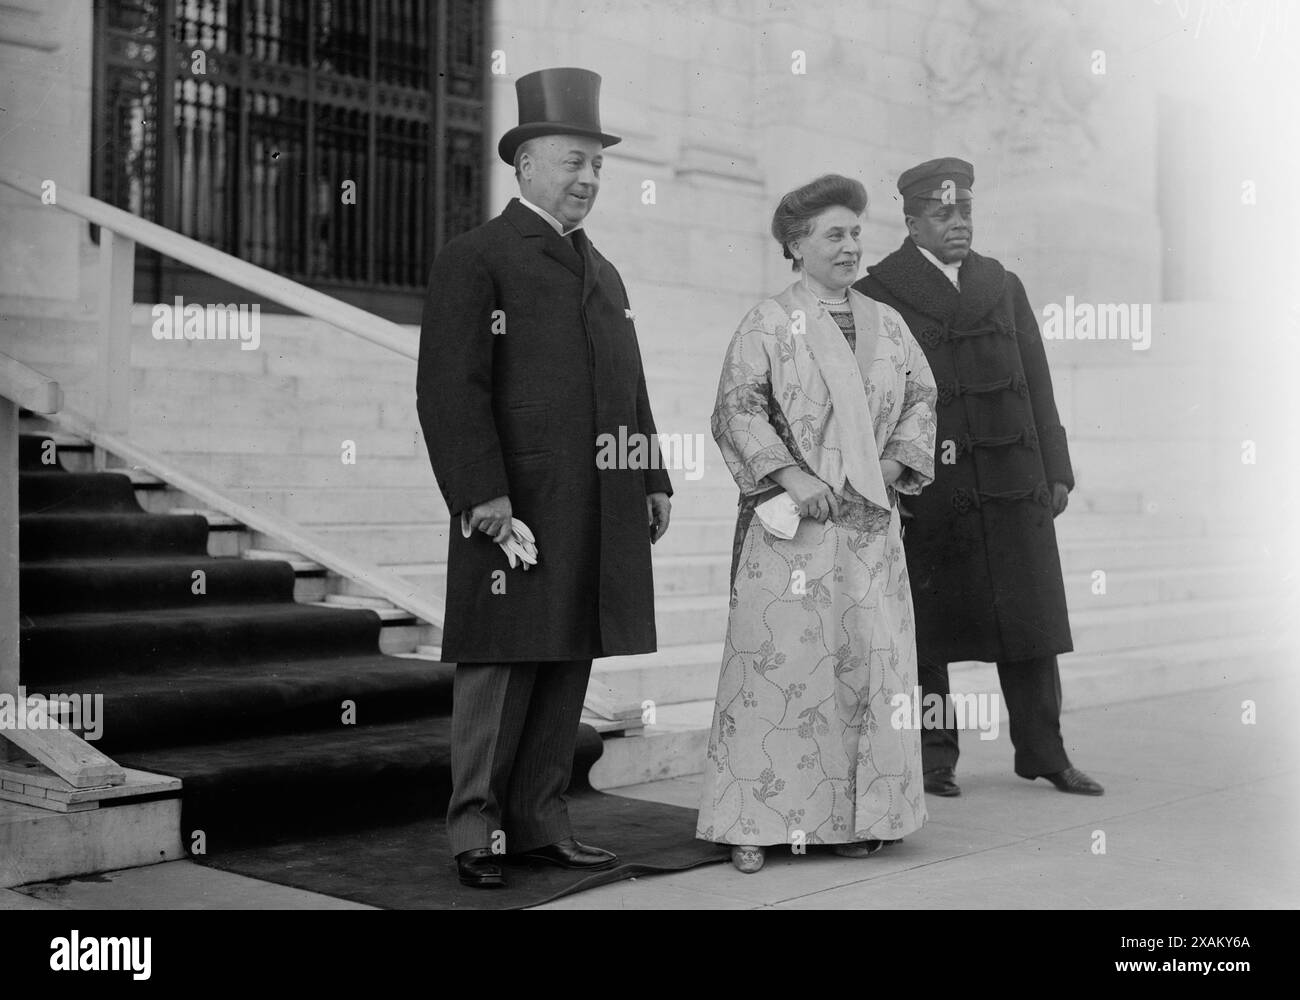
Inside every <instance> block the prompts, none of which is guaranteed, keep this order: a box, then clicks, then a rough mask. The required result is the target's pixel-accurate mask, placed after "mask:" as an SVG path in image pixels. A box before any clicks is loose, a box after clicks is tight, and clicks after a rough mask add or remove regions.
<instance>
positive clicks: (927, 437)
mask: <svg viewBox="0 0 1300 1000" xmlns="http://www.w3.org/2000/svg"><path fill="white" fill-rule="evenodd" d="M890 321H893V322H897V324H898V327H899V329H900V331H901V332H902V335H903V371H902V376H903V380H904V381H903V409H902V411H901V412H900V413H899V416H898V423H897V424H895V425H894V429H893V432H892V433H891V434H890V435H889V440H888V441H886V442H885V447H884V449H883V450H882V451H881V453H880V457H881V458H882V459H885V458H892V459H893V460H894V461H895V462H898V463H899V464H900V465H902V466H903V474H902V475H901V476H899V477H898V479H897V481H896V482H895V483H894V489H896V490H897V491H898V492H899V493H909V494H913V495H914V494H917V493H920V492H921V490H922V489H923V488H924V487H926V486H928V485H929V484H930V483H932V482H934V439H935V434H936V427H937V425H936V423H935V418H934V404H935V399H936V393H935V388H934V375H933V374H932V373H931V372H930V363H929V362H928V361H926V360H925V352H924V351H922V350H921V347H920V345H919V344H918V343H917V342H916V340H915V338H913V336H912V334H911V331H910V330H908V328H907V323H906V322H905V321H904V320H903V318H902V317H901V316H899V315H897V314H895V315H894V316H891V317H888V318H887V319H886V320H885V322H890Z"/></svg>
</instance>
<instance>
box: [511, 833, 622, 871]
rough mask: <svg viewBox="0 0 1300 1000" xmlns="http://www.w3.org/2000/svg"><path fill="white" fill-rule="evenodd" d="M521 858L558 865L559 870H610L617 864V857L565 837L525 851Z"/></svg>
mask: <svg viewBox="0 0 1300 1000" xmlns="http://www.w3.org/2000/svg"><path fill="white" fill-rule="evenodd" d="M523 856H524V857H525V858H527V859H528V860H530V861H545V862H547V863H548V864H552V865H559V866H560V867H561V868H582V869H586V870H588V871H599V870H600V869H602V868H612V867H614V865H616V864H618V855H616V854H612V853H611V852H609V851H606V850H602V849H601V848H599V847H588V846H587V845H586V844H579V843H578V842H577V841H576V840H574V839H573V838H572V837H566V838H565V839H564V840H561V841H559V842H558V843H555V844H547V845H546V846H545V847H539V848H537V849H536V850H532V851H526V852H524V855H523Z"/></svg>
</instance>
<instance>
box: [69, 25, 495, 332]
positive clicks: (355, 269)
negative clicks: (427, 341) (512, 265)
mask: <svg viewBox="0 0 1300 1000" xmlns="http://www.w3.org/2000/svg"><path fill="white" fill-rule="evenodd" d="M485 7H486V4H484V3H479V2H476V0H370V2H367V0H316V2H309V0H111V2H110V0H96V5H95V62H96V65H95V110H96V113H95V117H94V129H95V137H94V150H95V153H94V162H93V164H92V177H93V182H92V190H93V193H94V194H95V195H96V196H97V197H99V198H102V199H103V200H105V201H108V202H110V203H111V204H114V205H117V206H118V207H120V208H123V209H126V210H127V211H130V212H133V213H135V214H136V215H139V216H142V217H143V218H146V219H149V220H151V221H154V222H158V223H160V224H161V225H164V226H166V227H167V228H169V229H173V230H176V231H177V232H180V233H183V234H185V235H186V236H190V237H193V238H194V239H197V240H200V241H202V242H203V243H206V244H208V245H210V246H213V247H216V248H218V249H220V250H225V251H227V252H229V253H232V254H234V255H235V256H237V257H240V258H242V259H244V260H247V261H250V262H252V263H254V264H257V265H259V266H261V267H265V268H268V269H270V270H273V271H276V272H277V273H279V274H282V275H284V276H286V277H289V278H292V279H294V280H295V281H301V282H303V283H304V284H307V285H310V286H312V287H314V288H318V289H320V290H321V291H325V292H328V293H329V294H331V295H337V296H338V297H340V298H343V299H346V300H347V301H351V302H354V303H356V304H358V305H361V306H363V307H365V308H369V309H372V310H374V311H376V312H379V313H381V314H383V315H386V316H388V317H390V318H392V319H395V320H398V321H399V322H413V321H415V320H416V319H418V316H419V308H420V301H421V296H422V294H423V290H424V288H423V286H424V282H425V280H426V278H427V276H428V270H429V266H430V264H431V263H432V260H433V255H434V253H435V252H436V251H437V249H438V247H440V246H441V245H442V244H443V243H445V242H446V241H447V240H448V239H450V238H451V237H453V236H455V235H457V234H459V233H462V232H464V231H465V230H467V229H471V228H473V227H474V226H476V225H478V224H479V223H480V222H482V221H483V218H484V211H485V195H486V191H485V182H484V169H483V164H484V163H485V162H490V161H489V160H488V159H487V157H486V156H485V153H486V150H485V147H484V137H483V122H484V119H485V109H484V100H485V94H486V80H485V74H486V53H485V45H486V38H485V35H486V24H485V20H486V18H485ZM348 181H351V182H353V183H354V184H355V192H356V197H355V204H347V203H345V199H344V185H345V183H346V182H348ZM137 260H138V265H137V276H136V294H137V299H139V300H142V301H170V300H171V298H172V297H173V296H174V295H177V294H182V295H186V296H187V297H191V298H194V299H200V298H201V297H209V296H221V295H223V294H224V295H226V296H227V297H229V295H231V294H232V291H233V290H232V289H231V288H230V286H228V285H224V284H223V283H221V282H219V281H218V280H217V279H215V278H211V277H210V276H208V275H205V274H201V273H198V272H195V271H193V270H191V269H189V268H187V267H186V266H185V265H183V264H180V263H178V262H176V261H173V260H171V259H169V258H161V257H160V256H159V255H158V254H156V253H152V252H148V251H146V250H145V248H140V253H139V254H138V255H137ZM243 295H244V297H243V300H244V301H248V300H249V299H250V298H251V297H250V296H249V295H248V294H247V293H243ZM268 305H269V304H268Z"/></svg>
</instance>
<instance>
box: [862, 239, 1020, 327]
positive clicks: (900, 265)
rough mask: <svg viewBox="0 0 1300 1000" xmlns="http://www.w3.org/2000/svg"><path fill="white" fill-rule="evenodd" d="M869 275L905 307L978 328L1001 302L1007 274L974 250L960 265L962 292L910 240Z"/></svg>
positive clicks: (999, 266) (960, 324) (955, 323)
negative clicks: (980, 322)
mask: <svg viewBox="0 0 1300 1000" xmlns="http://www.w3.org/2000/svg"><path fill="white" fill-rule="evenodd" d="M867 273H868V274H869V275H871V277H873V278H875V279H876V281H878V282H880V284H881V285H883V286H884V288H885V290H886V291H888V292H889V293H890V294H891V295H893V296H894V297H895V298H897V299H899V300H900V301H901V302H903V303H904V304H905V305H907V306H909V307H910V308H912V309H915V310H916V311H917V312H919V313H923V314H924V315H926V316H929V317H931V318H932V319H937V320H939V321H940V322H943V323H945V324H947V325H948V326H956V327H958V328H966V327H971V326H974V325H976V324H977V323H978V322H979V321H980V320H981V319H983V318H984V317H985V316H987V315H988V314H989V312H990V311H991V310H992V309H993V308H994V307H995V306H996V305H997V304H998V302H1000V301H1001V299H1002V294H1003V291H1004V289H1005V286H1006V282H1007V271H1006V268H1004V267H1003V266H1002V265H1001V264H999V263H998V262H997V261H996V260H994V259H993V258H992V257H984V256H981V255H980V254H977V253H976V252H975V251H974V250H972V251H971V252H970V253H969V254H967V256H966V259H965V260H964V261H962V264H961V276H960V281H961V293H960V294H958V292H957V289H955V288H953V287H952V283H951V282H949V281H948V279H947V278H946V277H945V276H944V274H943V272H942V271H940V270H939V269H938V268H937V267H935V266H934V265H933V264H931V263H930V262H929V261H928V260H926V259H925V258H924V257H923V256H921V251H920V250H918V249H917V248H916V244H915V243H913V242H912V240H911V237H907V238H905V239H904V240H903V245H902V246H901V247H899V248H898V249H897V250H895V251H894V252H893V253H891V254H890V255H889V256H888V257H886V258H885V259H884V260H882V261H880V263H878V264H873V265H871V267H869V268H867Z"/></svg>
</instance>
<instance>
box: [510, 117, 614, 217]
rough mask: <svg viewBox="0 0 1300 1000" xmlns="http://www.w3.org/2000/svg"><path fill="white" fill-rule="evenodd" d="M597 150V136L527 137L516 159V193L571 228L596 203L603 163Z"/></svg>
mask: <svg viewBox="0 0 1300 1000" xmlns="http://www.w3.org/2000/svg"><path fill="white" fill-rule="evenodd" d="M601 150H602V147H601V144H600V140H599V139H588V138H585V137H583V136H577V135H546V136H542V137H540V138H537V139H533V140H531V141H530V142H528V143H527V144H526V145H525V147H524V149H523V150H522V152H521V155H520V159H519V193H520V194H522V195H523V196H524V197H525V198H527V199H528V200H529V201H530V202H532V203H533V204H534V205H536V206H537V207H538V208H541V209H545V210H546V211H547V212H549V213H550V214H551V215H552V216H554V217H555V218H556V219H558V220H559V221H560V223H561V224H562V225H563V226H564V228H565V229H571V228H572V227H574V226H576V225H577V224H578V223H579V222H581V221H582V220H583V219H585V218H586V217H587V213H588V212H590V211H591V206H592V205H594V204H595V202H596V192H597V191H599V190H600V168H601V165H602V163H603V162H604V156H603V155H602V152H601Z"/></svg>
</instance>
